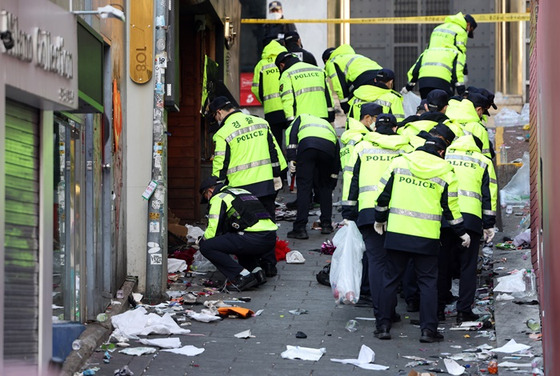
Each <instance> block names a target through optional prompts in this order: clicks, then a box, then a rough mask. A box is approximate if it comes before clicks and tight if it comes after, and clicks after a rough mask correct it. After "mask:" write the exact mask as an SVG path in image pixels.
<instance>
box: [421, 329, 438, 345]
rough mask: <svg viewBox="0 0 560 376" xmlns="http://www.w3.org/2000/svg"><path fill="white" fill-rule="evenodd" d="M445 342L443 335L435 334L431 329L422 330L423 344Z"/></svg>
mask: <svg viewBox="0 0 560 376" xmlns="http://www.w3.org/2000/svg"><path fill="white" fill-rule="evenodd" d="M441 341H443V335H441V334H439V333H438V332H434V331H432V330H430V329H422V335H421V336H420V342H422V343H434V342H441Z"/></svg>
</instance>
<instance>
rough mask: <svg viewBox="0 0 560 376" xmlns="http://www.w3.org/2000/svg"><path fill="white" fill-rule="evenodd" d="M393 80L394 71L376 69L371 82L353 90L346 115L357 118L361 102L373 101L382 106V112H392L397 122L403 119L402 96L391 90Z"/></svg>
mask: <svg viewBox="0 0 560 376" xmlns="http://www.w3.org/2000/svg"><path fill="white" fill-rule="evenodd" d="M394 82H395V73H394V72H393V71H392V70H390V69H386V68H383V69H381V70H379V71H377V74H376V76H375V78H374V80H373V81H372V82H370V83H369V84H367V85H362V86H360V87H359V88H358V89H356V90H355V91H354V96H353V98H352V99H351V100H350V102H349V103H350V111H349V112H348V116H350V117H353V118H356V119H359V117H360V107H361V106H362V104H364V103H368V102H373V103H376V104H378V105H380V106H382V107H383V113H386V114H387V113H390V114H393V115H394V116H395V118H396V119H397V122H400V121H402V120H404V108H403V98H402V95H400V94H399V93H397V92H396V91H394V90H393V85H394Z"/></svg>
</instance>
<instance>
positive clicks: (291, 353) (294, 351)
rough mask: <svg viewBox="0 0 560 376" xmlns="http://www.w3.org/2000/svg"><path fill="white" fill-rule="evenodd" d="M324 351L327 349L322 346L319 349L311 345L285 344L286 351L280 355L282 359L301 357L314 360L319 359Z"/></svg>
mask: <svg viewBox="0 0 560 376" xmlns="http://www.w3.org/2000/svg"><path fill="white" fill-rule="evenodd" d="M326 352H327V350H326V349H325V348H324V347H321V348H320V349H313V348H311V347H301V346H290V345H286V351H284V352H283V353H282V354H280V355H281V356H282V358H284V359H301V360H311V361H314V362H316V361H318V360H319V359H321V357H322V356H323V354H324V353H326Z"/></svg>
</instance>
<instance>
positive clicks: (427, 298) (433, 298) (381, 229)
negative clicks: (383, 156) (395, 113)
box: [374, 138, 470, 342]
mask: <svg viewBox="0 0 560 376" xmlns="http://www.w3.org/2000/svg"><path fill="white" fill-rule="evenodd" d="M446 146H447V145H446V144H445V142H444V141H443V140H441V139H439V138H433V139H430V140H428V141H426V143H425V144H424V146H422V147H420V148H418V149H416V150H415V151H413V152H412V153H410V154H403V155H402V156H400V157H397V158H395V159H393V161H392V162H391V165H390V166H389V168H388V169H387V171H386V172H385V173H384V175H383V177H382V178H381V179H380V181H379V185H378V187H379V191H380V195H379V197H378V198H377V206H376V207H375V224H374V230H375V231H376V232H377V233H378V234H380V235H381V234H383V233H385V232H386V237H385V249H386V250H387V264H386V265H387V272H386V273H385V276H384V280H383V286H384V287H383V289H382V290H381V294H380V296H379V320H377V329H376V331H375V335H376V337H377V338H379V339H391V333H390V329H391V316H392V313H393V311H394V309H395V306H396V302H397V296H396V290H397V286H398V284H399V281H400V279H401V277H402V274H403V272H404V270H405V268H406V266H407V264H408V260H409V259H410V258H412V259H413V260H414V268H415V271H416V276H417V278H418V285H419V287H420V329H421V337H420V342H439V341H442V340H443V336H442V335H441V334H439V333H438V332H437V322H438V321H437V270H438V261H437V257H438V253H439V237H440V227H441V218H442V215H443V217H444V218H446V219H447V221H448V223H449V225H450V226H451V228H452V229H453V230H454V231H455V232H456V233H457V235H458V236H459V237H460V238H461V240H462V245H463V246H469V244H470V237H469V235H468V234H467V233H466V231H465V228H464V226H463V219H462V217H461V213H460V211H459V205H458V201H457V189H458V187H457V178H456V177H455V173H454V172H453V167H451V165H450V164H449V163H447V162H446V161H445V160H444V159H443V157H444V154H445V148H446Z"/></svg>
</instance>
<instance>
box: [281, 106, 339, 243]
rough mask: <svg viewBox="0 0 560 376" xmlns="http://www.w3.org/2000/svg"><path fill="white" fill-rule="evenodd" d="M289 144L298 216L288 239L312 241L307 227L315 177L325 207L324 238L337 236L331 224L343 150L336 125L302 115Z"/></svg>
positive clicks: (322, 219) (290, 133)
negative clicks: (295, 186) (335, 188)
mask: <svg viewBox="0 0 560 376" xmlns="http://www.w3.org/2000/svg"><path fill="white" fill-rule="evenodd" d="M288 130H289V135H290V136H289V144H288V150H287V154H288V161H289V163H288V165H289V170H290V172H291V173H292V174H295V173H296V166H297V174H296V184H297V187H298V190H297V216H296V220H295V221H294V225H293V230H292V231H290V232H288V238H295V239H308V238H309V236H308V234H307V230H306V225H307V217H308V214H309V203H310V200H311V189H312V187H313V176H314V175H315V174H317V178H318V181H319V187H318V188H319V190H320V191H319V201H320V205H321V216H320V217H319V219H320V221H321V234H330V233H332V232H333V227H332V223H331V215H332V191H333V189H334V187H335V186H336V180H337V177H338V171H339V170H340V161H339V159H338V155H339V151H340V147H339V145H338V139H337V136H336V132H335V130H334V128H333V127H332V125H331V124H330V123H329V122H328V121H326V120H324V119H321V118H318V117H316V116H313V115H307V114H302V115H299V116H298V117H296V118H295V120H294V121H293V122H292V124H291V125H290V128H288Z"/></svg>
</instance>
